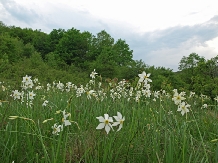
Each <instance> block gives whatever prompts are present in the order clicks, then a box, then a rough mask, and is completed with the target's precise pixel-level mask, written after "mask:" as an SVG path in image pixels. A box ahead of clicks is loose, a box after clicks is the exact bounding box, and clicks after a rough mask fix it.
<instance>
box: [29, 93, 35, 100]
mask: <svg viewBox="0 0 218 163" xmlns="http://www.w3.org/2000/svg"><path fill="white" fill-rule="evenodd" d="M35 95H36V94H35V93H33V91H32V92H29V99H30V100H33V99H34V96H35Z"/></svg>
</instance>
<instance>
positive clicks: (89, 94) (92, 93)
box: [86, 90, 95, 99]
mask: <svg viewBox="0 0 218 163" xmlns="http://www.w3.org/2000/svg"><path fill="white" fill-rule="evenodd" d="M86 93H87V98H88V99H91V95H94V93H95V91H94V90H90V91H88V92H86Z"/></svg>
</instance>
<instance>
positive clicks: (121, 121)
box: [112, 112, 125, 131]
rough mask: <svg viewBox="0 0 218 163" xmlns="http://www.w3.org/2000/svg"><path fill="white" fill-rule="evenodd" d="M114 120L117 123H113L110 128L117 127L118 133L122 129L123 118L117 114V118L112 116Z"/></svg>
mask: <svg viewBox="0 0 218 163" xmlns="http://www.w3.org/2000/svg"><path fill="white" fill-rule="evenodd" d="M113 117H114V119H116V121H117V122H114V123H113V124H112V126H117V125H119V128H118V130H117V131H120V129H121V128H122V127H123V122H124V121H125V117H122V114H121V113H120V112H117V116H113Z"/></svg>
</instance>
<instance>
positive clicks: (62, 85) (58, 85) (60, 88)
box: [57, 81, 64, 91]
mask: <svg viewBox="0 0 218 163" xmlns="http://www.w3.org/2000/svg"><path fill="white" fill-rule="evenodd" d="M57 88H58V89H59V90H61V91H64V84H63V83H61V82H60V81H59V82H58V84H57Z"/></svg>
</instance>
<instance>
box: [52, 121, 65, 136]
mask: <svg viewBox="0 0 218 163" xmlns="http://www.w3.org/2000/svg"><path fill="white" fill-rule="evenodd" d="M51 128H52V129H53V131H52V134H54V135H59V134H58V133H59V132H61V130H62V129H63V126H62V125H57V123H55V124H54V126H52V127H51Z"/></svg>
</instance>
